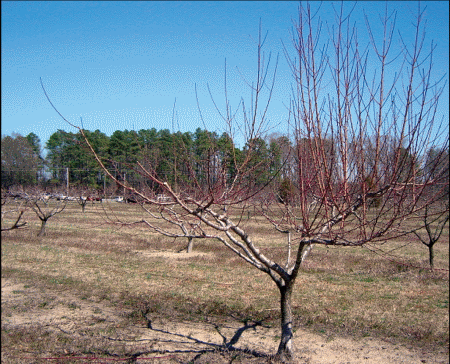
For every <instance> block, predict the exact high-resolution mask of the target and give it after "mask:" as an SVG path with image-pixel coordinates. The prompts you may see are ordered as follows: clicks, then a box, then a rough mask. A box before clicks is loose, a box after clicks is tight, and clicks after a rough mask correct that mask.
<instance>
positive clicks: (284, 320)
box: [277, 284, 294, 363]
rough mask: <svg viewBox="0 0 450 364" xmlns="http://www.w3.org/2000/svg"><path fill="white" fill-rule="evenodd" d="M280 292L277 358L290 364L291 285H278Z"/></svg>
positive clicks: (292, 348)
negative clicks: (279, 333) (279, 327)
mask: <svg viewBox="0 0 450 364" xmlns="http://www.w3.org/2000/svg"><path fill="white" fill-rule="evenodd" d="M278 289H279V290H280V308H281V340H280V344H279V346H278V351H277V357H278V358H279V359H280V360H281V361H282V362H283V363H290V362H292V361H293V359H294V345H293V336H294V333H293V330H292V322H293V317H292V307H291V295H292V285H291V284H284V285H282V284H278Z"/></svg>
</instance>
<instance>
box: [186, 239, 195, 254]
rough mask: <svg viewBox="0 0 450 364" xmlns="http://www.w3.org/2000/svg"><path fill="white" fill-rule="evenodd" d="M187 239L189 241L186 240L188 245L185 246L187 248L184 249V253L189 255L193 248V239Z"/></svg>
mask: <svg viewBox="0 0 450 364" xmlns="http://www.w3.org/2000/svg"><path fill="white" fill-rule="evenodd" d="M188 239H189V240H188V245H187V248H186V252H187V253H188V254H189V253H191V252H192V248H193V246H194V239H193V238H188Z"/></svg>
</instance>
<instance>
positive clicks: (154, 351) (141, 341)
mask: <svg viewBox="0 0 450 364" xmlns="http://www.w3.org/2000/svg"><path fill="white" fill-rule="evenodd" d="M1 286H2V297H1V301H2V330H3V331H5V330H7V331H8V332H13V331H14V330H23V329H25V331H26V330H36V327H39V328H42V329H44V330H47V331H53V332H54V333H55V335H59V336H58V337H61V335H66V336H67V337H70V338H71V340H72V341H73V342H77V340H85V341H86V340H87V338H89V339H90V340H91V341H92V343H91V345H93V346H92V347H95V346H98V347H102V348H103V349H104V348H105V347H107V348H110V349H108V350H112V351H114V350H116V348H117V345H118V344H120V346H121V350H122V352H123V353H135V358H136V362H137V363H149V361H148V360H149V359H143V358H150V357H158V358H160V359H158V360H157V361H155V360H156V359H155V360H152V361H151V362H158V363H160V362H165V359H164V358H167V360H168V361H170V360H172V359H173V358H175V359H176V361H173V362H188V361H190V360H193V359H194V358H197V359H196V361H195V362H196V363H203V362H205V363H206V362H212V363H221V362H225V361H221V360H222V359H221V358H222V357H221V356H220V355H215V356H214V355H213V354H208V355H213V356H212V357H211V356H210V357H208V358H209V359H206V357H203V359H202V357H201V355H199V353H201V352H202V351H203V352H204V353H205V352H208V351H209V350H211V351H213V350H214V349H218V348H223V347H224V346H228V347H229V348H234V349H248V350H250V351H252V352H253V353H254V354H256V355H260V354H267V355H268V354H273V353H274V352H275V351H276V348H277V342H278V339H277V335H279V332H278V331H279V330H278V328H271V327H265V326H264V325H260V324H257V323H254V322H248V323H247V324H244V323H242V322H239V321H237V320H233V319H230V320H227V322H219V321H218V320H215V319H211V318H210V319H209V321H207V322H202V323H194V322H172V321H171V320H170V319H166V318H165V319H162V318H161V317H155V316H147V318H148V324H147V326H148V327H145V325H134V326H131V327H130V325H129V318H127V312H126V311H124V310H121V311H120V312H119V310H118V309H117V308H115V307H112V306H108V305H106V304H105V302H104V301H99V302H95V301H93V300H82V299H79V298H76V297H73V296H71V295H66V294H64V296H58V295H57V294H56V293H54V292H48V291H42V290H39V289H37V288H34V287H29V286H26V285H24V284H21V283H16V282H14V281H13V280H10V279H2V282H1ZM295 346H296V351H297V355H298V358H299V363H309V364H331V363H343V364H344V363H352V364H357V363H364V364H379V363H392V364H400V363H404V364H416V363H417V364H421V363H429V364H431V363H448V362H449V356H448V353H447V352H446V351H445V350H444V349H443V350H442V351H441V352H438V353H436V352H426V351H424V350H422V351H418V350H416V349H414V348H411V347H409V348H408V347H406V346H403V345H396V344H395V343H392V342H386V341H382V340H379V339H374V338H370V337H368V338H364V339H361V340H353V339H349V338H340V337H334V338H327V337H325V336H321V335H317V334H313V333H310V332H308V331H305V330H298V331H297V332H296V333H295ZM7 347H8V345H7ZM71 347H72V346H71V345H70V344H67V345H66V348H64V349H61V350H63V353H66V352H67V353H70V352H71V350H70V348H71ZM5 350H6V349H5V348H4V347H3V345H2V358H4V359H5V361H3V359H2V362H5V363H19V362H21V359H20V357H21V356H20V355H21V354H20V351H16V352H14V353H11V352H9V351H8V352H6V351H5ZM47 350H50V351H49V352H50V353H52V350H51V349H47ZM58 350H59V349H58ZM104 350H106V349H104ZM26 353H29V348H27V350H26V351H25V354H26ZM140 353H142V354H140ZM25 354H23V355H24V357H25V356H26V355H25ZM44 354H45V350H43V351H42V350H41V352H40V355H44ZM162 354H164V355H163V356H161V355H162ZM27 355H29V354H27ZM118 355H120V354H118ZM253 356H254V357H255V355H253ZM139 358H141V359H139ZM175 359H174V360H175ZM202 360H203V361H202ZM65 362H66V361H65ZM170 362H171V361H170ZM227 362H229V361H227ZM251 362H252V363H253V362H255V363H256V362H258V358H257V356H256V357H255V359H254V360H251Z"/></svg>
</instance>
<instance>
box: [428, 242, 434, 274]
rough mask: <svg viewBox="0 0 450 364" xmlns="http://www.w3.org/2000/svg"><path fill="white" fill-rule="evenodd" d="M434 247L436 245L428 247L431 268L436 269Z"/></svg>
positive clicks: (431, 244)
mask: <svg viewBox="0 0 450 364" xmlns="http://www.w3.org/2000/svg"><path fill="white" fill-rule="evenodd" d="M433 245H434V243H430V244H429V245H428V254H429V262H430V268H431V269H434V251H433Z"/></svg>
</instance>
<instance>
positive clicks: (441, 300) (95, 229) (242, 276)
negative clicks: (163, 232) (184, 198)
mask: <svg viewBox="0 0 450 364" xmlns="http://www.w3.org/2000/svg"><path fill="white" fill-rule="evenodd" d="M113 207H114V214H115V215H116V216H118V217H120V218H121V219H123V220H125V221H133V220H135V219H137V218H139V217H142V216H143V212H142V210H140V209H139V207H138V206H136V205H125V204H115V205H113ZM11 219H12V217H11ZM25 220H26V221H29V227H28V228H27V229H25V230H19V231H17V230H16V231H11V232H5V233H2V291H3V281H4V280H7V281H8V282H13V283H14V284H19V283H20V284H22V285H23V286H24V287H26V288H23V289H18V292H17V294H14V292H13V294H12V296H13V297H14V298H17V300H13V301H11V300H10V301H3V300H2V354H3V353H7V354H9V355H10V356H11V357H13V356H14V355H18V353H21V355H22V356H23V354H24V353H32V355H33V356H35V357H43V356H45V355H50V356H51V355H56V356H58V355H68V354H67V353H65V351H67V352H69V353H70V355H82V354H83V355H87V354H93V353H94V354H96V355H100V356H104V357H106V356H108V357H111V356H115V357H123V356H132V355H135V354H136V348H135V347H134V349H133V350H134V351H133V350H131V349H130V347H129V346H127V345H126V342H124V341H120V340H118V339H117V340H109V339H106V338H105V337H113V336H114V334H115V332H116V331H118V330H125V329H127V330H129V332H130V335H132V332H133V330H132V329H131V328H130V327H133V325H137V326H145V325H147V320H148V315H153V316H158V317H171V318H176V319H177V320H180V321H193V322H207V321H208V320H211V317H213V318H214V320H218V321H223V322H225V321H226V320H228V319H230V318H231V317H233V318H234V319H237V320H239V321H241V322H244V323H246V322H248V321H251V320H255V321H257V320H260V321H262V322H263V323H264V325H267V326H272V327H277V325H278V320H279V312H278V291H277V289H276V287H275V285H274V284H273V282H272V281H271V280H270V279H269V278H268V277H267V276H266V275H265V274H264V273H261V272H259V271H258V270H256V269H254V268H253V267H251V266H250V265H249V264H247V263H245V262H243V261H242V260H241V259H239V258H238V257H236V256H234V255H233V253H232V252H230V251H229V250H228V249H226V248H225V247H224V246H222V245H220V243H218V242H216V241H212V240H197V241H195V247H194V253H193V254H192V255H190V256H187V254H186V253H184V252H182V253H177V252H178V251H179V250H180V249H182V248H183V247H184V246H185V244H186V243H187V241H186V239H177V240H173V239H169V238H166V237H162V236H159V235H156V234H155V233H152V232H150V231H149V230H148V229H146V228H145V227H144V226H142V225H138V226H134V227H133V228H125V227H120V226H117V225H113V224H108V221H107V220H106V219H105V213H104V211H103V209H102V208H100V207H99V206H98V205H97V206H91V205H88V206H87V207H86V213H85V214H83V213H82V212H81V208H80V206H79V205H77V204H75V203H74V204H71V205H69V206H68V207H67V208H66V210H65V211H64V212H63V213H61V214H60V215H57V216H55V217H54V218H53V219H51V220H49V222H48V227H47V236H45V237H42V238H37V237H36V234H37V232H38V230H39V221H38V219H37V218H36V216H35V215H34V213H33V212H27V213H26V216H25ZM8 221H9V220H8V219H7V218H6V219H5V221H4V222H5V223H8ZM11 221H12V220H11ZM243 225H246V228H247V229H248V230H249V231H251V232H252V234H254V235H253V236H254V238H253V240H254V241H255V242H256V243H257V244H259V245H260V246H261V247H262V249H265V251H267V253H268V254H270V255H271V256H279V257H281V256H282V254H284V252H285V247H284V239H285V237H283V236H281V237H280V236H279V235H277V233H276V232H275V231H274V230H272V229H271V228H270V226H269V225H268V224H265V223H264V220H263V219H262V218H261V217H259V218H258V217H254V218H251V219H249V220H245V219H244V220H243ZM448 236H449V233H448V228H447V229H446V231H445V233H444V234H443V236H442V238H441V240H440V241H439V242H438V243H437V244H436V246H435V250H436V253H435V254H436V256H435V267H436V268H437V269H436V270H435V271H434V272H431V271H429V270H428V269H425V268H426V267H427V259H428V257H427V249H426V247H425V246H424V245H421V244H420V243H418V242H409V241H407V240H405V241H395V242H389V243H386V244H385V245H383V246H382V248H383V250H384V251H390V252H391V253H390V255H389V256H382V255H378V254H375V253H373V252H372V250H373V249H374V246H370V245H369V246H368V247H367V248H327V247H315V248H314V249H313V252H312V254H311V256H310V257H309V258H308V260H307V261H306V262H305V264H304V267H303V269H302V272H301V274H300V276H299V278H298V281H297V282H296V288H295V291H294V296H293V305H294V314H295V318H296V322H295V327H296V328H297V329H300V328H303V329H304V328H307V329H308V330H310V331H312V332H315V333H320V334H322V335H326V336H327V337H329V338H333V337H336V336H348V337H352V338H355V339H361V338H364V337H369V336H370V337H376V338H382V339H383V340H387V341H392V342H398V343H407V344H408V345H413V346H415V347H426V348H427V350H442V348H447V347H448V340H449V336H448V324H449V320H448V317H449V315H448V302H449V291H448V263H449V252H448V245H449V244H448ZM388 258H389V259H388ZM416 266H417V267H423V268H415V267H416ZM65 297H70V299H65ZM86 302H89V303H90V306H89V307H91V308H92V307H93V305H95V304H98V305H99V304H100V303H102V305H103V306H98V307H100V308H98V307H97V308H98V309H99V310H100V311H102V310H103V309H102V307H106V306H108V307H112V308H114V310H118V312H120V314H119V315H116V314H114V315H112V316H111V317H112V318H111V319H108V316H107V315H106V316H105V315H104V316H102V318H101V319H100V318H97V319H98V320H100V321H98V322H97V321H93V322H87V323H86V324H85V325H84V326H83V327H80V328H78V329H77V330H78V331H76V332H77V336H76V338H75V337H74V336H73V335H71V336H68V334H67V333H65V332H64V331H61V330H58V329H56V330H50V329H49V328H48V327H46V326H43V325H40V324H39V320H37V321H36V323H35V324H34V325H33V327H32V328H31V327H27V329H24V328H23V326H21V325H19V324H17V322H16V323H14V324H11V322H10V321H11V320H12V318H13V317H15V315H19V316H20V315H23V314H25V313H26V312H28V311H33V312H34V311H36V312H37V311H39V312H42V310H50V309H53V308H55V307H64V309H68V310H72V311H70V314H71V315H74V314H75V313H77V312H79V311H82V310H81V309H80V308H77V307H84V306H83V304H84V303H86ZM77 310H78V311H77ZM153 316H152V317H153ZM101 320H103V321H101ZM14 322H15V321H14ZM69 337H71V340H72V341H70V343H69V341H68V338H69ZM273 340H274V341H276V340H277V338H276V337H274V338H273ZM147 348H148V345H147ZM144 351H145V350H144ZM133 353H134V354H133ZM203 354H204V356H200V357H199V358H198V360H197V361H195V362H203V361H201V360H205V361H204V362H208V360H209V359H205V358H209V356H211V355H213V356H214V357H215V359H214V360H215V361H214V360H209V362H221V360H222V359H220V358H223V362H230V360H231V358H233V355H235V356H236V355H237V356H236V359H235V360H237V361H235V362H239V360H241V362H252V360H255V362H263V359H262V358H257V357H255V356H254V355H253V354H248V353H245V352H237V353H235V354H230V353H229V352H227V353H224V352H222V351H218V352H216V354H212V353H211V352H210V351H203ZM230 355H231V356H230ZM239 356H241V357H239ZM180 358H183V356H181V357H178V359H176V360H181V362H184V361H183V360H184V359H186V358H187V357H184V359H180ZM190 358H192V356H191V357H190ZM170 360H172V359H170V358H168V361H167V362H170ZM173 360H175V359H173ZM189 360H191V359H189ZM264 360H266V361H267V362H270V360H271V359H270V358H269V357H266V358H265V359H264ZM10 362H11V363H12V362H14V360H12V359H11V360H10ZM35 362H38V361H35ZM64 362H65V363H66V362H67V361H64ZM74 362H76V361H74ZM173 362H179V361H173Z"/></svg>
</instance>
